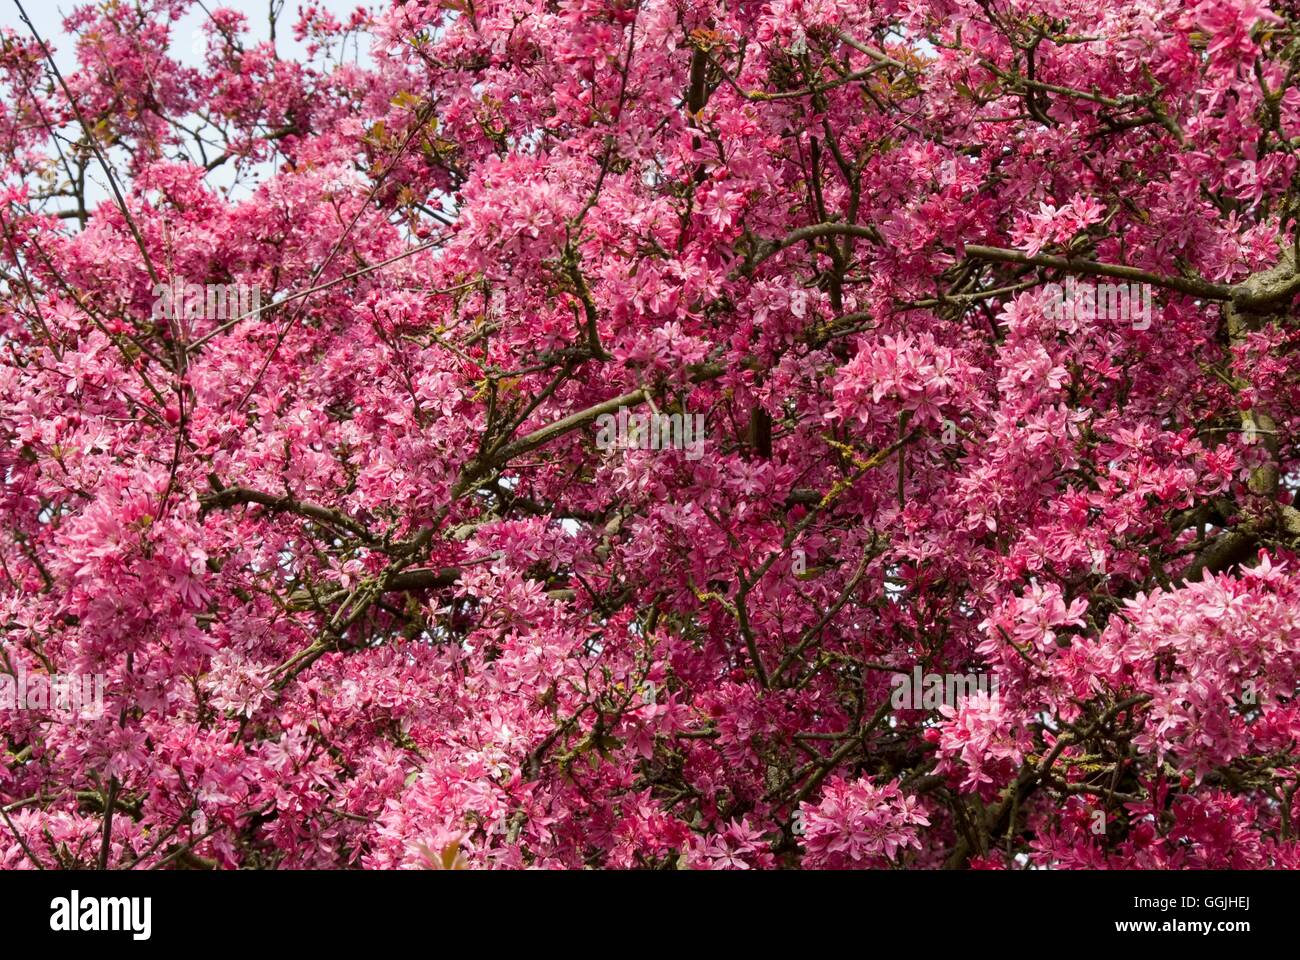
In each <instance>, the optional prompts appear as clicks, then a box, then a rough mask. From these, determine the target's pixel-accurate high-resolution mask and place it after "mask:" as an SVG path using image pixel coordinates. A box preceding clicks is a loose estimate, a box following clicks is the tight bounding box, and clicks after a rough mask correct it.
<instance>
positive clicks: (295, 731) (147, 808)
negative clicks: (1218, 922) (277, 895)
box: [0, 0, 1300, 868]
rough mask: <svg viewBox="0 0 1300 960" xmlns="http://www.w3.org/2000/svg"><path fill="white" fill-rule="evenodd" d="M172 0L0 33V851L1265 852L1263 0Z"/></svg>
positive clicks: (1282, 221) (1299, 130)
mask: <svg viewBox="0 0 1300 960" xmlns="http://www.w3.org/2000/svg"><path fill="white" fill-rule="evenodd" d="M190 9H191V3H190V2H189V0H140V2H138V3H133V4H124V3H116V2H110V3H104V4H99V5H95V6H90V5H87V6H85V7H82V8H79V9H78V10H77V11H76V12H75V13H73V14H72V15H71V16H70V17H69V18H68V20H67V22H66V24H65V28H66V35H65V36H62V37H54V38H51V37H44V38H41V39H43V40H45V41H46V42H48V43H51V44H53V43H55V42H67V43H70V44H75V50H74V53H75V61H76V69H75V70H70V71H66V73H63V72H56V71H55V69H54V66H53V64H54V60H53V58H52V57H51V56H49V54H48V53H47V50H46V48H45V47H44V46H43V45H42V42H41V41H40V40H38V39H37V37H36V36H35V35H34V32H33V30H31V29H29V27H28V25H27V24H26V23H24V22H22V21H21V20H19V19H18V18H14V20H13V28H12V29H6V30H5V32H4V34H3V38H4V39H3V47H2V49H0V83H2V84H3V89H4V93H3V102H2V103H0V163H2V170H0V190H3V196H2V197H0V228H2V230H3V244H2V245H0V262H2V263H3V270H4V276H3V279H4V283H5V288H4V298H3V301H2V302H0V355H2V359H0V468H2V470H3V477H4V485H3V488H2V492H0V511H3V523H2V524H0V616H2V617H3V663H2V664H0V669H3V671H4V675H5V676H7V677H10V678H17V677H18V676H19V675H20V674H21V675H23V676H24V677H25V678H28V679H30V678H31V677H36V676H41V677H54V676H56V675H77V676H83V675H98V676H102V677H103V680H104V683H103V702H102V705H101V706H102V709H97V710H91V711H80V712H77V713H76V714H75V715H73V716H60V715H57V712H56V710H55V709H54V706H55V705H54V704H53V703H52V702H45V701H43V702H42V703H36V704H35V705H33V704H31V703H24V704H19V705H18V706H20V707H25V709H5V708H4V707H3V705H0V750H3V753H4V764H3V767H2V768H0V808H2V809H3V822H0V866H4V867H10V868H25V867H27V868H30V867H35V866H37V865H43V866H56V865H63V866H74V865H76V866H95V865H98V866H101V867H118V868H121V867H130V866H135V865H145V866H152V865H171V866H220V867H236V866H239V867H274V866H284V867H289V866H295V867H344V866H356V865H360V866H367V867H395V866H402V867H407V866H413V867H422V866H434V867H460V866H504V867H520V866H540V867H581V866H605V867H629V866H642V867H670V868H671V867H727V868H753V867H778V866H800V865H802V866H804V867H810V868H811V867H832V868H834V867H881V866H917V867H936V866H944V865H947V866H954V867H957V866H977V867H988V868H1008V867H1009V868H1015V867H1021V866H1025V865H1035V866H1055V867H1099V866H1110V867H1129V866H1139V867H1166V868H1181V867H1267V866H1287V867H1297V866H1300V844H1298V843H1297V840H1296V838H1295V825H1294V818H1295V816H1296V812H1297V810H1296V805H1295V803H1294V798H1295V795H1296V792H1297V786H1298V785H1300V779H1298V778H1300V760H1298V757H1297V751H1300V746H1298V744H1297V740H1298V739H1300V703H1298V702H1297V701H1296V699H1295V695H1296V691H1297V684H1298V683H1300V563H1298V561H1297V559H1296V556H1295V554H1294V552H1293V549H1294V547H1295V544H1296V542H1297V539H1300V512H1297V510H1296V509H1295V508H1294V507H1293V506H1292V505H1291V500H1292V492H1293V490H1294V488H1295V473H1294V471H1295V470H1296V468H1297V466H1298V457H1300V454H1298V452H1297V439H1298V438H1300V433H1297V430H1298V429H1300V420H1298V419H1297V416H1298V415H1297V410H1300V403H1297V401H1298V400H1300V351H1298V350H1297V347H1300V329H1298V328H1297V325H1296V323H1295V315H1294V307H1293V300H1294V297H1295V294H1296V292H1297V290H1300V272H1297V265H1296V260H1297V258H1296V250H1297V244H1300V226H1298V224H1297V218H1298V217H1300V179H1297V173H1298V171H1297V162H1296V161H1297V149H1300V84H1298V83H1297V80H1298V79H1300V77H1298V75H1300V5H1297V4H1294V3H1291V2H1289V0H1277V2H1275V3H1274V4H1273V5H1272V7H1269V6H1265V5H1262V4H1259V3H1255V2H1252V0H1203V2H1199V3H1196V2H1184V0H1086V2H1085V0H871V2H861V0H763V2H758V0H754V2H750V0H730V2H724V0H550V2H535V0H441V2H438V0H396V2H393V3H392V4H391V5H388V6H387V7H386V8H383V9H377V10H375V11H373V12H370V13H367V12H363V11H359V12H358V13H357V14H356V15H355V16H354V17H352V19H350V20H349V21H347V22H341V21H339V20H337V19H335V18H333V17H332V16H331V15H329V14H328V13H326V12H323V11H320V10H317V9H315V8H314V7H313V6H312V5H310V4H307V5H305V7H304V9H303V11H302V12H301V14H300V18H299V20H298V21H297V23H296V25H295V26H294V29H295V30H296V31H297V35H298V38H299V40H301V41H304V42H306V43H307V44H308V49H309V56H308V57H307V58H306V59H305V60H304V61H303V62H295V61H293V60H289V59H285V58H282V57H281V56H280V55H278V54H277V49H276V45H275V41H274V38H273V36H272V38H270V39H258V37H257V34H256V31H255V28H254V25H252V24H250V23H249V22H248V21H247V20H246V19H245V17H244V16H242V15H241V14H239V13H236V12H233V11H230V10H226V9H213V10H212V11H211V14H210V17H209V19H208V22H207V25H206V27H205V28H204V33H203V36H202V38H201V41H202V42H201V44H200V46H199V50H200V54H199V56H197V57H195V58H193V59H192V60H191V61H185V60H184V59H178V57H177V55H176V53H175V50H174V48H175V45H176V43H177V42H184V38H178V37H176V36H174V35H173V26H174V24H175V22H176V21H177V20H179V19H180V17H181V16H182V15H183V14H185V13H186V12H187V11H189V10H190ZM282 29H283V25H282ZM281 41H282V42H283V37H281ZM357 50H361V51H363V52H364V55H363V56H355V55H354V53H355V51H357ZM88 181H89V182H91V183H92V184H93V183H99V184H101V185H102V186H103V187H104V190H103V199H102V200H101V201H98V202H95V201H94V200H93V198H92V199H88V197H87V192H86V185H87V182H88ZM1067 281H1068V284H1067ZM176 284H181V285H190V284H197V285H200V287H201V289H202V290H210V289H211V288H213V287H222V288H228V289H230V290H237V291H245V292H246V291H247V290H256V291H257V293H258V296H259V298H260V299H257V300H254V301H252V302H253V303H255V304H257V305H256V306H255V307H253V308H246V305H247V303H249V302H250V301H249V299H248V298H247V297H241V296H235V297H234V300H233V303H234V304H235V306H233V307H232V306H231V303H232V300H231V298H230V297H226V298H225V299H224V301H223V300H222V298H221V297H217V298H216V302H217V306H218V307H219V308H220V307H221V305H222V303H223V302H224V304H225V306H226V307H227V308H228V309H216V310H215V311H214V310H213V309H211V306H212V301H211V300H205V299H204V297H201V296H200V297H198V298H197V299H195V298H193V297H189V296H170V295H168V296H167V302H168V303H180V302H183V303H184V304H185V306H184V309H162V310H160V309H158V308H159V303H160V300H159V297H160V295H162V292H163V291H169V290H179V289H180V288H179V287H175V286H174V285H176ZM1117 286H1123V287H1124V291H1123V293H1124V295H1123V296H1118V295H1115V290H1114V289H1113V288H1114V287H1117ZM1064 288H1068V289H1071V290H1079V289H1083V288H1087V289H1088V290H1089V297H1090V301H1089V304H1087V305H1086V307H1087V308H1086V309H1085V308H1084V306H1085V305H1081V304H1077V303H1076V304H1072V307H1077V309H1075V308H1072V309H1066V310H1063V309H1060V307H1061V306H1062V305H1061V304H1060V303H1059V302H1057V300H1059V291H1060V290H1062V289H1064ZM186 289H188V287H187V288H186ZM1139 290H1140V291H1141V293H1142V296H1141V297H1139V296H1138V294H1137V291H1139ZM1130 293H1131V294H1132V295H1130ZM1143 298H1146V299H1143ZM1139 302H1144V303H1145V304H1146V309H1145V310H1143V311H1142V313H1143V314H1144V315H1139V314H1138V313H1137V311H1136V310H1134V309H1130V308H1134V307H1135V305H1137V304H1139ZM241 304H243V305H245V306H240V305H241ZM628 411H631V412H633V413H653V414H655V415H659V416H663V417H671V416H673V415H677V414H680V415H682V416H683V417H694V416H695V415H702V417H703V420H702V422H703V423H704V425H705V428H704V429H705V433H704V437H705V439H704V447H703V453H702V455H700V456H688V455H687V453H688V451H685V450H682V449H674V448H673V447H672V446H671V445H670V444H668V445H658V444H655V445H647V444H641V445H639V446H637V447H636V448H634V449H608V445H602V446H598V445H597V444H596V442H595V440H596V431H595V429H594V424H595V423H596V421H597V419H598V418H599V417H602V416H606V415H619V416H626V414H627V412H628ZM665 446H666V448H664V447H665ZM696 452H698V451H696ZM918 665H919V666H920V667H921V668H923V670H924V671H925V672H926V673H927V674H940V675H951V674H961V675H968V674H976V675H992V676H994V677H995V678H996V679H997V686H996V693H995V694H993V693H990V692H988V691H985V690H984V689H983V688H981V689H980V690H979V692H977V693H973V694H971V695H969V696H966V697H964V698H961V699H958V700H957V701H956V702H951V703H944V704H943V705H942V706H941V707H940V708H938V709H925V708H917V709H896V708H894V707H893V706H892V705H891V691H892V685H891V678H892V677H893V676H894V674H895V673H910V672H911V671H912V670H913V669H914V668H915V667H917V666H918ZM10 687H11V688H12V687H13V682H12V681H11V682H10ZM28 699H30V698H28ZM914 706H915V704H914Z"/></svg>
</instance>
